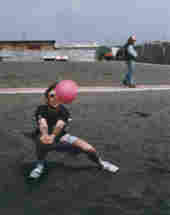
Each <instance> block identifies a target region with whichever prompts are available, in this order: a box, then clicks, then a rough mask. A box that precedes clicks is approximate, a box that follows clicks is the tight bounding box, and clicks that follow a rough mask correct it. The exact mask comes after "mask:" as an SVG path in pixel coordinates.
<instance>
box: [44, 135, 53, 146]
mask: <svg viewBox="0 0 170 215" xmlns="http://www.w3.org/2000/svg"><path fill="white" fill-rule="evenodd" d="M54 139H55V136H54V135H42V136H41V137H40V141H41V143H43V144H52V143H53V142H54Z"/></svg>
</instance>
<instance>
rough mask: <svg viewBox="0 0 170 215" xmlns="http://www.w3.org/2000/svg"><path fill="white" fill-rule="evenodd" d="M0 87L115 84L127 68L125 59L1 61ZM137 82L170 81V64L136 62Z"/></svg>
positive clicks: (169, 82) (160, 82)
mask: <svg viewBox="0 0 170 215" xmlns="http://www.w3.org/2000/svg"><path fill="white" fill-rule="evenodd" d="M0 71H1V72H0V88H3V87H6V88H9V87H12V88H16V87H47V86H48V85H49V83H51V82H52V81H54V80H56V79H58V80H61V79H71V80H75V81H77V83H78V84H79V85H80V86H113V85H114V84H119V83H120V82H121V80H122V79H123V77H124V74H125V73H126V72H127V66H126V64H125V62H119V61H113V62H97V63H96V62H33V63H31V62H10V63H9V62H8V63H4V62H2V63H0ZM134 78H135V79H136V82H137V84H158V85H159V84H170V65H152V64H141V63H137V64H136V71H135V73H134Z"/></svg>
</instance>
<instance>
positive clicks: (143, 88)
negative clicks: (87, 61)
mask: <svg viewBox="0 0 170 215" xmlns="http://www.w3.org/2000/svg"><path fill="white" fill-rule="evenodd" d="M45 90H46V88H0V94H41V93H44V91H45ZM161 90H170V85H139V86H138V87H137V88H127V87H120V86H115V87H80V88H79V91H78V92H79V93H85V92H137V91H161Z"/></svg>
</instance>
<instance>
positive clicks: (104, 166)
mask: <svg viewBox="0 0 170 215" xmlns="http://www.w3.org/2000/svg"><path fill="white" fill-rule="evenodd" d="M100 164H101V166H102V169H104V170H107V171H109V172H113V173H115V172H117V171H118V170H119V167H118V166H115V165H113V164H112V163H110V162H108V161H102V160H101V161H100Z"/></svg>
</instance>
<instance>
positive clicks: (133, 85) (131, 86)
mask: <svg viewBox="0 0 170 215" xmlns="http://www.w3.org/2000/svg"><path fill="white" fill-rule="evenodd" d="M128 87H129V88H136V84H129V85H128Z"/></svg>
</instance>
